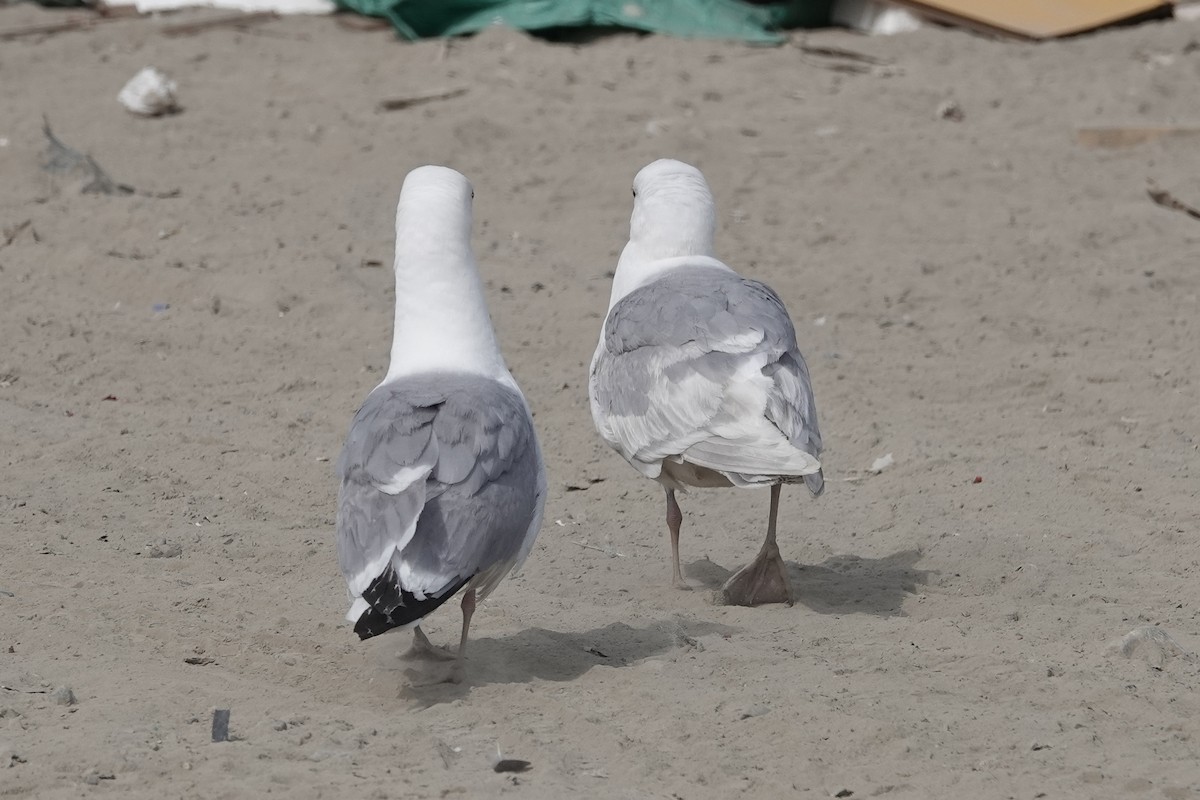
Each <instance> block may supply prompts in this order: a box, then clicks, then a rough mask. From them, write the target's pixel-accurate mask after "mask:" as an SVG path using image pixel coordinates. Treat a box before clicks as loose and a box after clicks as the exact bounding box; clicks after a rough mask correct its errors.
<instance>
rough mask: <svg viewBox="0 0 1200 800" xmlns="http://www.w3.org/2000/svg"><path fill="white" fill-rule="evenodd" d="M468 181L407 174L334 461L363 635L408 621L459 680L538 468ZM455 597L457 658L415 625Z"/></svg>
mask: <svg viewBox="0 0 1200 800" xmlns="http://www.w3.org/2000/svg"><path fill="white" fill-rule="evenodd" d="M473 197H474V192H473V191H472V189H471V184H470V183H469V182H468V181H467V179H466V178H465V177H463V176H462V175H461V174H459V173H458V172H455V171H454V170H452V169H448V168H446V167H437V166H425V167H419V168H417V169H415V170H413V171H412V172H410V173H409V174H408V176H407V177H406V178H405V180H404V186H403V188H402V189H401V191H400V202H399V204H398V206H397V208H396V261H395V273H396V312H395V314H396V316H395V327H394V330H393V338H392V350H391V361H390V363H389V366H388V372H387V375H386V376H385V377H384V379H383V381H382V382H381V383H380V384H379V385H378V386H376V387H375V388H374V389H373V390H372V391H371V392H370V394H368V395H367V398H366V400H365V401H364V402H363V404H362V407H361V408H359V410H358V413H357V414H355V416H354V420H353V422H352V423H351V424H350V431H349V434H348V435H347V437H346V443H345V446H344V447H343V449H342V454H341V457H340V459H339V460H338V467H337V471H338V475H339V477H340V478H341V489H340V491H339V492H338V507H337V553H338V563H339V565H340V566H341V569H342V573H343V574H344V575H345V577H346V583H347V588H348V590H349V596H350V601H351V605H350V611H349V613H347V615H346V619H348V620H349V621H350V622H352V623H354V632H355V633H357V634H358V635H359V637H360V638H362V639H367V638H369V637H372V636H376V635H378V634H381V633H383V632H385V631H388V630H391V629H393V628H402V629H409V628H411V629H413V647H412V649H411V650H410V651H409V655H410V656H413V657H422V656H425V657H431V658H445V659H453V660H454V662H455V663H454V665H453V667H452V668H451V671H450V674H449V676H447V679H448V680H449V681H451V682H454V683H458V682H461V681H462V680H463V678H464V674H465V666H464V661H465V658H466V649H467V633H468V630H469V628H470V625H471V615H472V614H473V613H474V611H475V606H476V603H477V602H478V601H480V600H482V599H483V598H485V597H487V595H488V594H489V593H490V592H491V591H492V590H493V589H495V588H496V586H497V585H498V584H499V583H500V581H501V580H502V579H503V578H504V577H505V576H506V575H507V574H508V573H509V572H511V571H512V570H514V569H515V568H517V567H518V566H520V565H521V563H522V562H523V561H524V560H525V558H526V556H528V555H529V551H530V549H531V548H532V547H533V542H534V539H535V538H536V536H537V533H538V528H539V526H540V524H541V519H542V509H543V505H544V503H545V498H546V471H545V467H544V464H543V461H542V454H541V449H540V448H539V446H538V441H537V435H536V433H535V432H534V428H533V419H532V417H531V415H530V412H529V406H528V404H527V403H526V402H525V397H524V395H522V394H521V390H520V388H519V387H518V386H517V382H516V381H515V380H514V379H513V376H512V374H511V373H510V372H509V371H508V368H507V367H506V366H505V364H504V358H503V357H502V356H501V354H500V347H499V345H498V344H497V342H496V334H495V331H494V330H493V329H492V323H491V318H490V317H489V316H488V310H487V305H486V302H485V300H484V293H483V285H482V283H481V281H480V278H479V270H478V267H477V266H476V264H475V257H474V254H473V253H472V250H471V200H472V198H473ZM460 592H461V593H462V601H461V608H462V636H461V638H460V640H459V646H458V654H457V657H454V656H451V655H449V654H448V653H445V652H444V651H442V650H440V649H438V648H434V647H433V646H432V645H431V644H430V642H429V639H428V638H427V637H426V635H425V633H424V632H423V631H422V630H421V627H420V624H421V621H422V619H423V618H424V617H426V616H427V615H428V614H430V613H431V612H433V611H434V609H436V608H438V607H439V606H440V605H442V604H443V603H445V602H446V601H448V600H449V599H450V598H451V597H453V596H454V595H455V594H457V593H460Z"/></svg>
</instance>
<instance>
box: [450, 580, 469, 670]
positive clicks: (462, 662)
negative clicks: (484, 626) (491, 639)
mask: <svg viewBox="0 0 1200 800" xmlns="http://www.w3.org/2000/svg"><path fill="white" fill-rule="evenodd" d="M474 614H475V590H474V589H471V590H470V591H468V592H465V593H464V594H463V599H462V615H463V627H462V638H460V639H459V640H458V659H457V660H456V661H455V662H454V669H453V671H451V673H450V678H449V682H450V683H462V682H463V679H464V678H465V677H466V675H467V665H466V661H467V631H469V630H470V628H471V617H472V615H474Z"/></svg>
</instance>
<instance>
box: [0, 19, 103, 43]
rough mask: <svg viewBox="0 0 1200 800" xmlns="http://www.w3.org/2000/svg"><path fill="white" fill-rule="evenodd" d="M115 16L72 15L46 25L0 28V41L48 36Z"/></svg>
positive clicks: (98, 22)
mask: <svg viewBox="0 0 1200 800" xmlns="http://www.w3.org/2000/svg"><path fill="white" fill-rule="evenodd" d="M114 19H117V17H72V18H71V19H65V20H63V21H62V22H52V23H49V24H47V25H26V26H23V27H20V28H9V29H8V30H0V41H3V40H5V39H21V38H23V37H25V36H43V35H44V36H49V35H52V34H55V33H66V32H67V31H75V30H85V29H87V28H91V27H93V26H95V25H99V24H100V23H101V22H112V21H113V20H114Z"/></svg>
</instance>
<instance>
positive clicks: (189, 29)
mask: <svg viewBox="0 0 1200 800" xmlns="http://www.w3.org/2000/svg"><path fill="white" fill-rule="evenodd" d="M272 19H279V15H278V14H276V13H275V12H274V11H254V12H252V13H249V14H232V15H230V16H226V17H214V18H213V19H201V20H197V21H196V22H181V23H179V24H177V25H164V26H163V27H162V28H161V29H160V30H159V32H160V33H161V34H162V35H163V36H191V35H192V34H194V33H201V32H203V31H206V30H209V29H211V28H242V27H245V26H247V25H255V24H257V23H260V22H266V21H268V20H272Z"/></svg>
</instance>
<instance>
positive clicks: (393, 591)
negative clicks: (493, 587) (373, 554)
mask: <svg viewBox="0 0 1200 800" xmlns="http://www.w3.org/2000/svg"><path fill="white" fill-rule="evenodd" d="M469 580H470V578H469V577H467V578H462V579H460V580H456V581H455V582H454V583H452V584H450V585H449V586H447V587H446V589H445V590H444V591H443V592H442V593H441V595H440V596H438V597H432V596H430V595H426V596H425V599H424V600H418V599H417V596H416V595H414V594H413V593H412V592H409V591H407V590H405V589H404V588H402V587H401V586H400V582H399V580H398V577H397V575H396V571H395V570H394V569H392V568H391V567H390V566H389V567H388V568H387V569H385V570H384V571H383V573H382V574H380V576H379V577H378V578H376V579H375V580H374V581H372V582H371V585H370V586H368V587H367V590H366V591H365V592H363V599H364V600H366V601H367V604H368V608H367V610H366V611H364V612H363V613H362V616H360V617H359V618H358V621H357V622H355V623H354V632H355V633H357V634H358V638H359V639H370V638H371V637H372V636H378V635H379V634H381V633H387V632H388V631H390V630H391V629H392V628H399V627H400V626H402V625H408V624H409V623H411V622H413V621H414V620H418V619H421V618H422V617H424V616H427V615H429V614H432V613H433V612H434V611H435V610H436V609H437V608H438V607H439V606H441V605H442V604H443V603H445V602H446V601H447V600H449V599H450V598H451V597H453V596H454V595H455V593H457V592H458V590H459V589H461V588H462V587H463V586H465V585H466V584H467V581H469Z"/></svg>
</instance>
